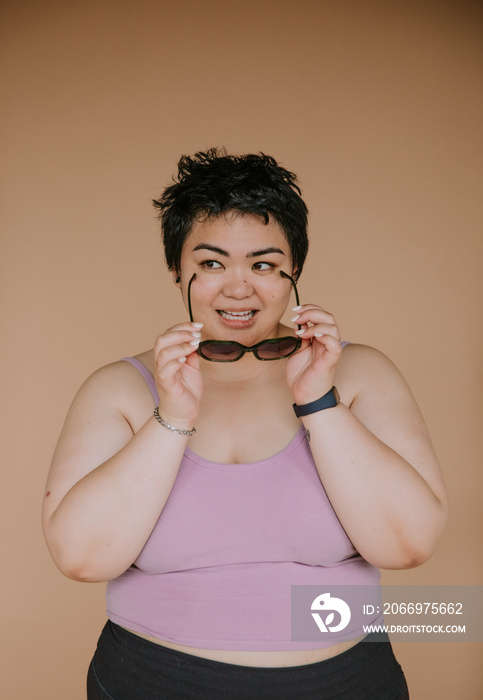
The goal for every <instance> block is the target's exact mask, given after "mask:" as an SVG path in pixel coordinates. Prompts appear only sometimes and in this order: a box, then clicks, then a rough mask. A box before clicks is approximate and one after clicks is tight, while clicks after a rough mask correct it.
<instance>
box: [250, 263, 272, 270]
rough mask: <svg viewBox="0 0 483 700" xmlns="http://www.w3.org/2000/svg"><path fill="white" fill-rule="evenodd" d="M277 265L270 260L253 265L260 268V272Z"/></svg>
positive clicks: (254, 267)
mask: <svg viewBox="0 0 483 700" xmlns="http://www.w3.org/2000/svg"><path fill="white" fill-rule="evenodd" d="M274 267H275V265H274V264H273V263H270V262H265V261H260V262H257V263H255V264H254V265H253V269H254V270H259V271H260V272H266V271H267V270H273V268H274Z"/></svg>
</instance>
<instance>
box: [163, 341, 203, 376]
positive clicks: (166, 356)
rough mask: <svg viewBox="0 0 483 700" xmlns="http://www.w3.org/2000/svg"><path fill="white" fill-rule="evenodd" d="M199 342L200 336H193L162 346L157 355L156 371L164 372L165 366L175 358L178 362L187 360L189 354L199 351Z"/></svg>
mask: <svg viewBox="0 0 483 700" xmlns="http://www.w3.org/2000/svg"><path fill="white" fill-rule="evenodd" d="M199 344H200V339H199V338H192V339H191V340H188V341H187V342H184V343H178V344H177V345H168V346H167V347H163V348H161V349H160V350H159V351H158V353H157V354H156V356H155V366H156V372H158V373H159V372H162V370H163V368H164V367H165V366H166V365H167V364H168V363H170V362H172V361H173V360H176V361H177V362H178V364H179V363H183V362H185V361H186V358H187V357H188V356H189V355H191V354H192V353H195V352H196V351H197V349H198V346H199Z"/></svg>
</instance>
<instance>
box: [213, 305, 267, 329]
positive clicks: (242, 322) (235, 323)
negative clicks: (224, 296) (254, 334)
mask: <svg viewBox="0 0 483 700" xmlns="http://www.w3.org/2000/svg"><path fill="white" fill-rule="evenodd" d="M217 311H218V315H219V317H220V321H221V322H222V323H223V325H224V326H226V327H228V328H231V329H232V330H243V329H245V328H251V326H253V324H254V323H255V318H256V315H257V313H258V310H256V309H251V310H249V311H232V310H230V311H228V310H226V309H223V310H222V309H218V310H217Z"/></svg>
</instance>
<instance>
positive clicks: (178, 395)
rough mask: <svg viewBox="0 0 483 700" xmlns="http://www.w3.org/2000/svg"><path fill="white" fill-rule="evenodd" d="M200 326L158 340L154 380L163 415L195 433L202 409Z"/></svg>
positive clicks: (171, 330)
mask: <svg viewBox="0 0 483 700" xmlns="http://www.w3.org/2000/svg"><path fill="white" fill-rule="evenodd" d="M200 328H201V326H200V324H196V323H180V324H178V325H176V326H173V327H172V328H168V330H167V331H165V332H164V333H163V334H162V335H160V336H158V338H157V339H156V343H155V345H154V370H155V371H154V379H155V381H156V387H157V389H158V393H159V413H160V415H161V416H162V417H163V418H164V420H166V421H167V422H168V423H170V424H172V425H174V426H176V427H177V428H184V429H187V430H191V428H192V427H193V425H194V422H195V420H196V418H197V417H198V412H199V408H200V400H201V395H202V392H203V380H202V376H201V372H200V358H199V356H198V354H197V353H196V350H197V348H198V345H199V342H200V338H201V333H200Z"/></svg>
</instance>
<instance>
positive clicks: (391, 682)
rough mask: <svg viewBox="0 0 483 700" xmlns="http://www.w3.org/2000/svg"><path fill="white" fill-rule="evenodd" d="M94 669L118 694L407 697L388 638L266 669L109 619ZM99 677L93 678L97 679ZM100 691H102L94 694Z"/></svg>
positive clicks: (245, 698)
mask: <svg viewBox="0 0 483 700" xmlns="http://www.w3.org/2000/svg"><path fill="white" fill-rule="evenodd" d="M90 674H91V676H92V677H95V679H96V682H97V683H98V684H99V685H100V686H101V687H102V689H103V691H104V692H107V693H108V694H109V696H111V697H112V698H114V699H115V700H137V699H138V698H139V700H151V699H153V700H154V698H157V697H163V700H164V699H165V698H166V700H168V699H169V698H172V699H173V700H175V699H176V700H180V699H182V698H199V699H200V700H205V699H206V700H222V699H223V700H226V698H227V697H229V698H230V700H232V699H233V700H253V698H255V697H256V698H260V699H262V698H269V699H273V700H275V698H276V699H277V700H283V699H285V698H287V699H288V698H301V699H302V700H313V698H314V697H317V698H318V699H319V700H336V699H337V700H406V699H407V698H408V697H409V696H408V695H407V686H406V682H405V679H404V674H403V672H402V670H401V667H400V666H399V664H398V662H397V661H396V659H395V657H394V654H393V651H392V646H391V644H390V642H389V639H388V638H386V640H385V641H382V642H367V641H362V642H359V643H358V644H356V645H355V646H354V647H351V648H350V649H348V650H347V651H345V652H342V653H341V654H339V655H338V656H334V657H332V658H330V659H327V660H325V661H319V662H316V663H312V664H307V665H302V666H286V667H270V668H259V667H253V666H239V665H237V664H230V663H225V662H221V661H213V660H211V659H204V658H201V657H198V656H194V655H192V654H186V653H184V652H180V651H177V650H174V649H169V648H167V647H163V646H162V645H159V644H155V643H154V642H150V641H148V640H145V639H142V638H141V637H138V636H137V635H135V634H133V633H131V632H129V631H127V630H125V629H123V628H122V627H120V626H118V625H116V624H115V623H113V622H111V621H108V622H107V624H106V626H105V627H104V630H103V632H102V634H101V637H100V639H99V643H98V648H97V651H96V654H95V656H94V659H93V662H92V665H91V671H90ZM91 682H92V678H91ZM89 697H92V698H95V697H96V696H95V695H92V696H89Z"/></svg>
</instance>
